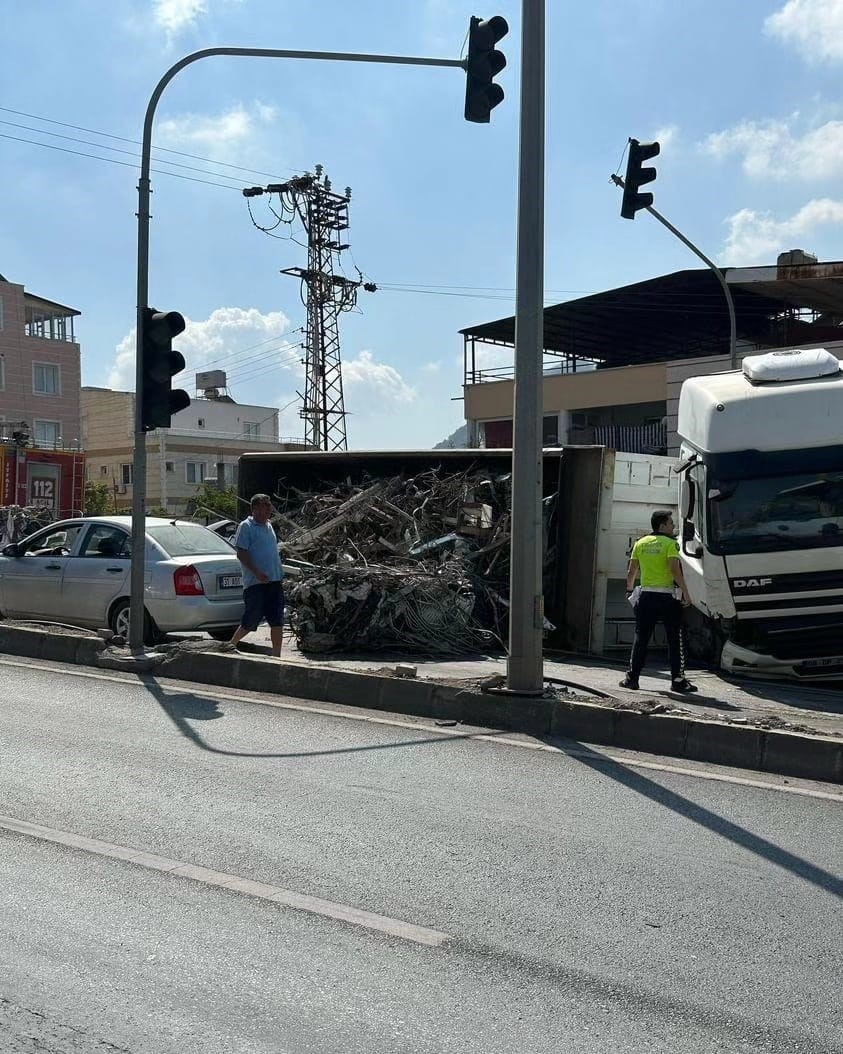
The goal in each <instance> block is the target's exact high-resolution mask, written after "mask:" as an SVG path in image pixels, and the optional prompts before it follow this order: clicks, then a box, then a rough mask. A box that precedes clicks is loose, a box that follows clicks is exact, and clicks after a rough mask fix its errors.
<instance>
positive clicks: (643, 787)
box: [549, 740, 843, 898]
mask: <svg viewBox="0 0 843 1054" xmlns="http://www.w3.org/2000/svg"><path fill="white" fill-rule="evenodd" d="M549 742H551V743H552V745H553V746H556V747H558V748H559V750H560V751H561V752H562V753H566V754H569V756H570V757H572V758H576V760H577V761H581V762H582V763H583V764H584V765H586V766H587V767H588V768H591V769H595V770H599V771H600V772H602V773H603V774H604V775H606V776H608V777H609V778H610V779H613V780H615V782H616V783H621V784H623V785H624V786H625V787H628V788H629V789H630V790H632V791H635V792H636V793H637V794H642V795H643V796H644V797H646V798H649V799H650V800H651V801H653V802H655V803H656V804H657V805H661V806H662V807H663V808H665V809H670V811H671V812H675V813H678V814H679V815H680V816H684V817H685V818H686V819H688V820H691V821H692V822H693V823H696V824H699V825H700V826H701V827H705V828H706V830H709V831H712V832H713V833H714V834H717V835H720V837H721V838H725V839H727V840H728V841H730V842H733V843H734V844H735V845H739V846H741V848H743V849H747V850H749V852H750V853H754V854H755V855H756V856H760V857H762V858H763V859H764V860H767V861H769V862H770V863H771V864H775V865H776V866H777V867H781V868H784V870H785V871H789V872H790V873H791V874H793V875H796V876H797V877H798V878H803V879H805V881H806V882H810V883H812V885H815V886H819V888H820V889H824V890H825V891H826V892H827V893H831V894H832V895H833V896H836V897H841V898H843V879H841V878H839V877H837V876H836V875H833V874H832V873H831V872H830V871H826V870H825V869H824V868H821V867H818V866H817V865H816V864H812V863H810V862H809V861H808V860H803V859H802V857H800V856H796V854H795V853H790V852H788V851H787V850H786V849H782V848H781V847H780V846H777V845H775V844H774V843H773V842H769V841H767V839H766V838H762V837H761V836H760V835H757V834H753V833H752V831H748V830H747V829H746V828H745V827H741V826H740V824H737V823H733V822H732V821H731V820H727V819H726V818H725V817H723V816H719V815H718V814H717V813H716V812H712V811H711V810H710V809H706V808H705V807H704V806H702V805H698V804H697V803H696V802H693V801H691V800H690V799H689V798H685V797H683V796H682V795H681V794H677V793H676V792H675V791H672V790H668V789H667V787H662V786H661V785H660V784H658V783H656V782H655V781H654V780H651V779H648V778H647V777H646V776H642V775H641V773H640V772H636V771H635V769H634V768H630V767H628V766H626V765H624V764H623V762H619V761H610V760H609V759H607V758H606V757H604V756H603V755H602V754H599V753H598V752H597V751H596V750H591V749H589V747H588V746H586V745H585V744H584V743H576V744H571V745H570V748H567V747H566V745H565V744H564V743H561V742H559V741H558V740H551V741H549Z"/></svg>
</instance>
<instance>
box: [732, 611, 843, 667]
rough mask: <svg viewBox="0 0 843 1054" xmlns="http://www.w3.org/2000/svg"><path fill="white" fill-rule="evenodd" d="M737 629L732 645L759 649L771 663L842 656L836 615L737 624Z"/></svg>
mask: <svg viewBox="0 0 843 1054" xmlns="http://www.w3.org/2000/svg"><path fill="white" fill-rule="evenodd" d="M738 627H739V632H738V634H737V635H736V639H735V643H738V644H740V643H746V644H747V645H750V646H754V647H756V648H759V650H761V651H763V652H764V653H765V654H768V655H772V656H773V658H774V659H787V660H791V659H795V660H799V659H817V658H822V656H824V655H843V620H841V617H840V614H839V613H837V614H834V615H828V616H816V615H814V616H807V615H802V616H800V617H798V618H793V619H765V620H760V619H759V620H758V621H757V622H755V623H753V624H751V625H748V624H746V625H744V626H743V627H741V626H740V623H738ZM741 630H743V631H744V632H741ZM738 637H741V638H743V639H738Z"/></svg>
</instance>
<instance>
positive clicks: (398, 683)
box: [0, 622, 843, 783]
mask: <svg viewBox="0 0 843 1054" xmlns="http://www.w3.org/2000/svg"><path fill="white" fill-rule="evenodd" d="M209 647H210V646H203V647H201V648H197V649H194V650H190V649H181V648H179V647H178V646H176V647H173V646H170V647H168V648H166V649H162V651H161V652H159V653H156V654H153V655H151V656H149V660H150V661H149V663H148V664H147V665H146V666H141V665H133V663H136V660H133V659H132V657H131V656H130V655H129V654H128V652H125V651H123V650H122V649H121V650H118V649H115V648H108V646H107V644H106V642H105V641H103V640H101V639H99V638H98V637H92V636H90V635H88V634H83V633H78V634H76V633H72V632H69V631H64V630H63V631H62V632H60V633H53V632H48V631H45V630H43V629H35V628H30V627H24V626H15V625H10V624H8V623H2V622H0V652H2V653H5V654H7V655H20V656H25V657H27V658H30V659H41V660H45V661H53V662H66V663H76V664H80V665H86V666H94V667H99V668H104V667H109V668H112V669H123V670H129V669H135V670H136V671H137V672H143V673H146V674H147V675H149V676H160V677H166V678H173V679H175V680H183V681H191V682H193V683H197V684H206V685H213V686H219V687H224V688H236V689H240V690H242V691H248V692H254V693H258V694H269V695H284V696H292V697H294V698H297V699H307V700H311V701H321V702H330V703H339V704H343V705H345V706H358V707H362V708H365V709H369V710H383V711H388V712H392V713H400V714H405V715H413V716H416V717H421V718H428V719H430V720H445V721H456V722H460V723H462V724H465V725H471V726H475V727H481V728H493V729H502V730H506V731H511V732H521V733H525V734H528V735H532V736H537V737H539V738H542V739H553V738H559V739H562V738H565V739H575V740H581V741H582V742H585V743H594V744H599V745H601V746H614V747H623V748H627V749H630V750H639V751H645V752H647V753H652V754H661V755H665V756H668V757H674V758H687V759H689V760H694V761H706V762H713V763H715V764H721V765H730V766H736V767H740V768H749V769H756V770H759V771H765V772H775V773H780V774H784V775H790V776H799V777H803V778H807V779H814V780H821V781H825V782H829V783H840V782H843V737H839V736H825V735H806V734H804V733H802V732H789V731H782V730H778V729H775V730H766V729H763V728H757V727H748V726H746V725H740V724H733V723H729V722H723V721H716V720H699V719H696V718H695V717H694V716H693V715H683V716H677V715H671V714H663V713H655V714H646V713H640V712H636V711H634V710H631V709H625V708H624V707H623V706H622V705H620V704H618V703H617V702H616V701H613V700H608V701H607V703H606V704H604V703H602V702H600V703H597V702H591V701H578V700H574V699H570V698H545V699H528V698H525V697H519V696H511V695H506V694H501V695H497V694H491V693H489V692H482V691H480V690H479V689H476V688H472V687H461V686H455V685H453V684H443V683H441V682H438V681H435V680H421V679H403V678H396V677H391V676H387V675H385V674H384V673H383V672H382V671H377V672H357V671H351V670H340V669H335V668H332V667H329V666H318V665H315V664H306V663H295V662H289V661H283V662H277V661H267V660H266V659H264V658H259V657H252V656H248V655H240V654H221V653H219V652H216V651H214V650H208V648H209Z"/></svg>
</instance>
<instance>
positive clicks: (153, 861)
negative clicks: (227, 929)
mask: <svg viewBox="0 0 843 1054" xmlns="http://www.w3.org/2000/svg"><path fill="white" fill-rule="evenodd" d="M0 831H10V832H13V833H15V834H22V835H25V836H26V837H28V838H35V839H37V840H38V841H40V842H52V843H53V844H54V845H66V846H69V847H70V848H72V849H81V850H82V851H83V852H85V853H92V854H93V855H95V856H107V857H111V858H112V859H114V860H125V861H127V862H128V863H130V864H135V865H136V866H137V867H145V868H147V869H148V870H150V871H160V872H162V873H163V874H166V875H175V876H176V877H178V878H188V879H191V880H192V881H194V882H201V883H202V884H203V885H206V886H216V887H217V888H219V889H228V890H232V891H233V892H235V893H245V894H247V895H248V896H250V897H257V898H258V899H259V900H269V901H271V902H272V903H273V904H282V905H283V906H284V907H288V908H294V909H295V910H296V911H307V912H309V913H310V914H312V915H323V916H325V917H326V918H329V919H337V920H338V921H340V922H349V923H351V925H353V926H362V927H363V928H364V929H367V930H377V932H379V933H386V934H388V935H389V936H390V937H398V938H400V939H401V940H405V941H412V942H413V943H414V944H425V945H427V946H429V947H431V948H441V947H442V945H443V944H446V943H447V942H448V941H450V940H451V939H452V938H451V936H450V934H448V933H442V932H440V931H439V930H431V929H428V928H427V927H425V926H416V925H414V924H413V923H412V922H403V921H402V920H401V919H393V918H390V917H389V916H388V915H377V914H375V913H374V912H371V911H363V910H362V909H361V908H353V907H350V906H349V905H347V904H335V903H334V902H333V901H331V900H323V899H322V898H321V897H311V896H308V895H307V894H305V893H296V892H295V891H294V890H292V889H283V888H282V887H280V886H272V885H268V884H267V883H265V882H254V881H252V880H251V879H249V878H241V877H240V876H239V875H229V874H226V873H225V872H224V871H213V870H211V868H208V867H200V866H198V865H197V864H186V863H185V862H184V861H183V860H171V859H170V858H169V857H166V856H158V855H157V854H155V853H147V852H144V851H143V850H141V849H130V848H127V847H126V846H123V845H115V844H114V843H113V842H102V841H100V840H99V839H97V838H86V837H84V836H83V835H79V834H73V833H72V832H70V831H57V830H55V828H52V827H43V826H42V825H41V824H37V823H29V822H28V821H27V820H18V819H15V817H13V816H0Z"/></svg>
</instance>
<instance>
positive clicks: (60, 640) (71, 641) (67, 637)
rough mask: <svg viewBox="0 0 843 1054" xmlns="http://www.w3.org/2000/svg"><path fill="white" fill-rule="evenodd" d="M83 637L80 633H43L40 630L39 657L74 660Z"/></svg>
mask: <svg viewBox="0 0 843 1054" xmlns="http://www.w3.org/2000/svg"><path fill="white" fill-rule="evenodd" d="M84 641H85V638H84V637H83V636H82V635H81V634H80V635H79V636H77V635H76V634H73V635H71V634H69V633H44V632H43V631H42V632H41V649H40V654H39V658H41V659H47V660H49V661H51V662H72V663H75V662H76V656H77V654H78V652H79V645H80V644H81V643H84Z"/></svg>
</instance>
